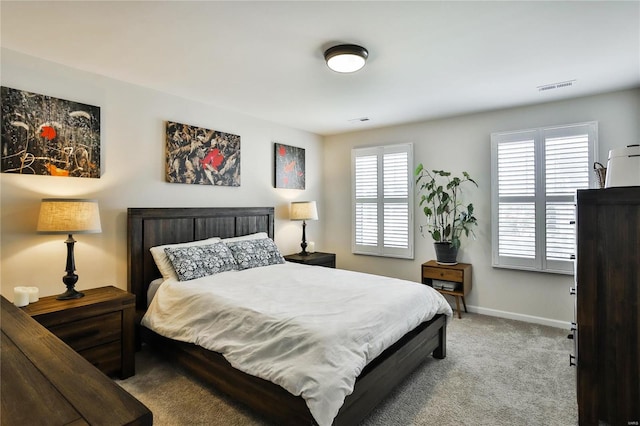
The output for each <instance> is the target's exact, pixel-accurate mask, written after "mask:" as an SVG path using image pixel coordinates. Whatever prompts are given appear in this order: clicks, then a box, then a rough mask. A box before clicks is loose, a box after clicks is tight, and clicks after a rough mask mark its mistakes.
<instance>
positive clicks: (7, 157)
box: [0, 86, 100, 178]
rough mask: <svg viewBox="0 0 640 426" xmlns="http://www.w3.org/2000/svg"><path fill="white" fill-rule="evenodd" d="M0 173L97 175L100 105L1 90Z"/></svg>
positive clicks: (98, 165) (8, 89)
mask: <svg viewBox="0 0 640 426" xmlns="http://www.w3.org/2000/svg"><path fill="white" fill-rule="evenodd" d="M0 92H1V94H0V97H1V98H2V118H1V122H2V125H1V126H2V153H1V160H0V164H1V168H2V172H3V173H18V174H25V175H26V174H28V175H44V176H64V177H84V178H99V177H100V107H97V106H92V105H86V104H82V103H79V102H73V101H68V100H64V99H58V98H54V97H51V96H45V95H40V94H37V93H31V92H26V91H23V90H17V89H12V88H9V87H4V86H3V87H2V88H0Z"/></svg>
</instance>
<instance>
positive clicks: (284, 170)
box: [274, 143, 305, 189]
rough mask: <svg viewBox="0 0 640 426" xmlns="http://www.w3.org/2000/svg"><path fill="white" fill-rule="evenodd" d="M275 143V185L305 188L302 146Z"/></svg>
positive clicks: (277, 186)
mask: <svg viewBox="0 0 640 426" xmlns="http://www.w3.org/2000/svg"><path fill="white" fill-rule="evenodd" d="M274 145H275V155H274V157H275V158H274V163H275V187H276V188H288V189H304V188H305V171H304V148H297V147H295V146H289V145H283V144H280V143H276V144H274Z"/></svg>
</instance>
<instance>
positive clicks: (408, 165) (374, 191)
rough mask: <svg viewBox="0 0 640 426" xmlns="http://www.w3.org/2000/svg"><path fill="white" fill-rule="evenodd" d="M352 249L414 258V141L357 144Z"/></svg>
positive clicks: (353, 165) (354, 169)
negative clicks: (368, 144)
mask: <svg viewBox="0 0 640 426" xmlns="http://www.w3.org/2000/svg"><path fill="white" fill-rule="evenodd" d="M351 169H352V178H353V179H352V181H353V201H352V202H353V208H352V211H353V227H352V228H353V236H352V251H353V253H356V254H368V255H376V256H389V257H401V258H407V259H413V198H414V197H413V145H411V144H402V145H388V146H379V147H370V148H356V149H353V151H352V153H351Z"/></svg>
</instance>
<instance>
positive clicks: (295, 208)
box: [290, 201, 318, 220]
mask: <svg viewBox="0 0 640 426" xmlns="http://www.w3.org/2000/svg"><path fill="white" fill-rule="evenodd" d="M290 218H291V220H318V209H317V208H316V202H315V201H294V202H293V203H291V216H290Z"/></svg>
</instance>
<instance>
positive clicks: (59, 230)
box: [37, 198, 102, 234]
mask: <svg viewBox="0 0 640 426" xmlns="http://www.w3.org/2000/svg"><path fill="white" fill-rule="evenodd" d="M37 230H38V232H40V233H44V234H90V233H99V232H102V227H101V226H100V210H99V208H98V202H97V201H96V200H78V199H66V198H45V199H43V200H42V203H41V204H40V216H39V217H38V228H37Z"/></svg>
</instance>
